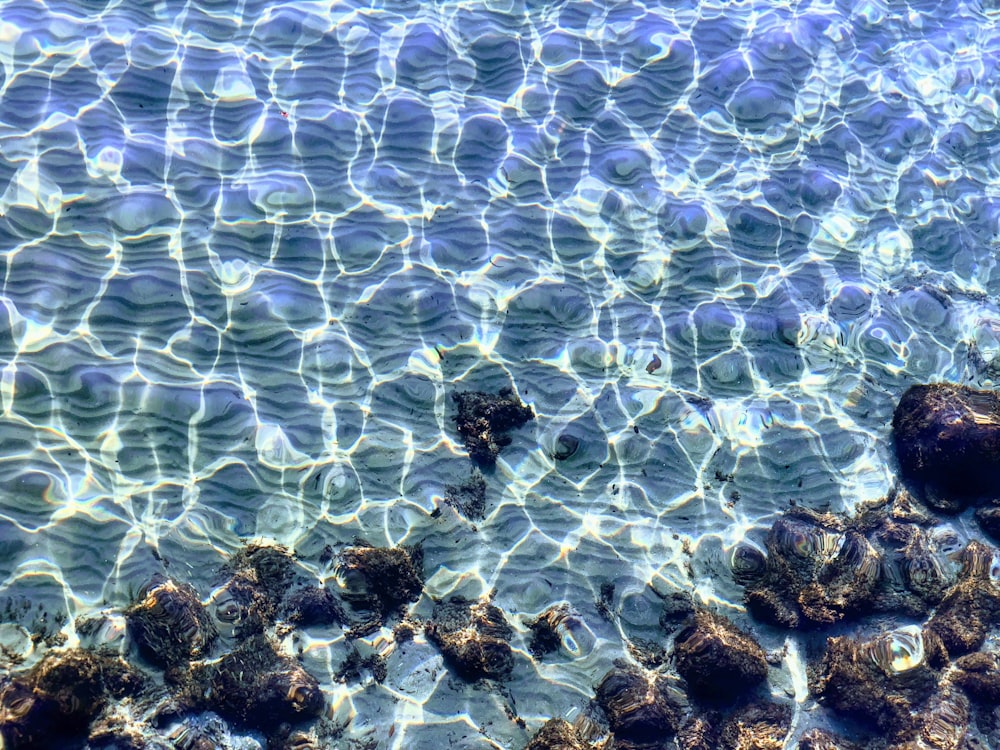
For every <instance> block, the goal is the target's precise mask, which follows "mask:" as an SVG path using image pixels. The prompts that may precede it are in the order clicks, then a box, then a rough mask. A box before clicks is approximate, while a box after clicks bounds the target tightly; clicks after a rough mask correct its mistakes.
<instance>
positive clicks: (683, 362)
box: [0, 0, 1000, 748]
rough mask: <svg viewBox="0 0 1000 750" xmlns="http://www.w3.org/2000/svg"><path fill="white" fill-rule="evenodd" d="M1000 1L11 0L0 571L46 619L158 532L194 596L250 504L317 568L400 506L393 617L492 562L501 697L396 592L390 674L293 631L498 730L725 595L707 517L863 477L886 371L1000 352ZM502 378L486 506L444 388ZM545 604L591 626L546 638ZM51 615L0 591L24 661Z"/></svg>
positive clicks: (464, 723)
mask: <svg viewBox="0 0 1000 750" xmlns="http://www.w3.org/2000/svg"><path fill="white" fill-rule="evenodd" d="M234 6H235V8H234ZM998 18H1000V7H998V6H996V5H995V4H994V3H992V2H981V3H980V2H958V1H955V2H948V1H947V0H945V1H943V2H927V1H926V0H914V1H913V2H910V3H909V4H907V3H902V2H885V3H880V2H862V3H851V2H827V3H820V2H816V3H813V2H786V3H778V2H756V3H754V2H750V1H747V2H731V3H725V2H710V1H706V2H701V3H694V2H683V1H682V2H676V3H663V4H662V5H659V4H656V3H647V4H642V3H637V2H612V3H589V2H576V1H572V2H562V3H554V4H541V3H526V2H516V1H515V0H511V1H510V2H454V3H452V2H441V3H433V4H431V3H425V4H416V3H401V2H400V3H394V2H384V3H376V4H374V5H373V6H363V5H357V4H354V3H350V2H341V3H319V2H291V3H283V4H274V5H272V4H268V3H250V2H240V3H229V2H225V3H216V2H201V3H199V2H194V0H187V2H176V1H174V0H169V1H164V2H151V3H130V2H107V3H98V2H87V3H83V2H80V3H72V2H65V1H64V0H50V1H49V2H47V3H42V2H20V1H8V0H5V1H4V2H2V3H0V65H2V79H0V214H2V215H0V238H2V240H0V257H2V265H0V270H2V272H3V287H2V289H0V303H2V310H0V312H2V314H0V365H2V377H0V408H2V411H3V415H2V419H3V427H2V431H0V435H2V438H0V440H2V446H0V483H2V486H3V487H4V488H5V491H4V495H3V499H2V501H0V595H2V597H3V598H5V599H6V598H11V599H12V600H20V599H23V598H25V597H27V598H29V599H30V600H31V601H32V602H33V603H38V604H41V605H43V606H44V607H45V608H47V609H48V610H50V611H51V612H52V613H62V614H63V615H65V620H64V624H62V625H59V626H58V627H60V628H61V630H62V632H63V633H64V634H65V635H66V637H67V639H68V643H69V644H70V645H72V644H74V643H77V642H78V641H79V639H78V637H77V633H76V630H75V625H74V622H75V621H76V620H77V618H81V617H84V618H86V617H88V616H94V615H95V613H104V614H105V615H107V616H109V617H112V618H113V617H114V616H116V613H120V611H121V608H122V607H124V606H125V605H126V604H127V603H128V602H129V600H130V595H131V593H130V592H133V591H135V590H136V589H137V588H139V587H140V586H141V585H142V584H143V583H145V582H146V581H148V580H149V578H150V577H151V576H152V575H153V574H154V573H156V572H162V571H163V570H164V565H165V564H168V565H169V573H170V575H172V576H174V577H175V578H178V579H180V580H183V581H187V582H189V583H191V584H192V585H194V586H195V587H196V588H197V589H198V590H199V591H201V592H202V594H203V595H204V596H205V597H206V599H208V598H209V597H210V593H211V590H212V586H213V585H214V584H213V581H214V576H215V575H216V571H217V570H218V568H219V566H220V565H222V564H223V563H224V562H225V560H226V558H227V556H228V555H229V554H231V553H232V552H234V551H235V550H237V549H238V548H239V547H240V546H241V545H242V544H243V543H244V542H245V541H246V540H248V539H255V540H263V541H267V542H275V543H280V544H284V545H287V546H288V547H289V548H291V549H293V550H294V551H295V553H296V554H297V555H299V556H300V558H301V559H302V561H303V564H305V565H306V566H308V567H310V569H311V570H313V571H314V572H315V574H316V576H317V579H318V580H321V581H325V582H327V583H328V584H329V585H330V586H332V587H336V585H337V580H336V576H335V574H334V572H333V571H332V570H330V569H329V567H325V566H324V565H322V564H321V563H319V562H318V558H319V555H320V552H321V551H322V549H323V548H324V547H325V546H327V545H332V546H333V547H334V548H338V547H340V546H343V545H345V544H349V543H352V541H353V540H354V539H355V538H356V537H361V538H364V539H366V540H367V541H368V542H370V543H372V544H376V545H391V544H415V543H418V542H419V543H422V544H423V546H424V550H425V557H424V572H425V575H426V579H427V582H426V586H425V594H424V597H423V598H422V599H421V600H420V602H418V603H417V604H416V605H414V607H413V608H412V612H411V614H412V615H413V617H415V618H418V619H419V618H422V617H427V616H429V613H430V609H431V605H432V601H431V597H436V598H442V597H447V596H449V595H453V594H461V595H464V596H467V597H470V598H476V597H480V596H485V595H487V594H488V593H489V592H491V591H493V592H495V595H494V602H495V603H496V604H497V605H498V606H500V607H501V608H502V609H503V610H504V611H505V612H506V613H507V616H508V619H509V620H510V621H511V623H512V625H513V626H514V627H515V630H516V631H517V636H516V639H515V644H514V645H515V647H516V648H517V649H519V651H518V662H517V666H516V668H515V673H514V676H513V678H512V679H511V681H510V682H509V684H508V685H507V689H508V693H509V694H508V695H507V697H503V696H502V695H500V694H491V693H490V692H488V691H483V690H479V689H476V688H473V687H470V686H468V685H465V684H464V683H462V682H460V681H458V680H456V679H455V678H453V677H451V676H449V673H448V670H447V669H446V668H445V667H444V665H443V664H442V661H441V656H440V654H438V652H437V651H436V649H435V648H434V647H433V646H432V645H430V644H429V643H427V641H426V639H425V638H424V637H423V636H422V635H418V637H417V639H416V640H415V641H414V642H412V643H408V644H405V646H402V645H399V644H395V643H394V641H393V636H392V633H391V628H388V627H387V628H385V629H383V630H382V631H380V632H379V633H377V634H375V635H373V636H370V637H369V638H368V639H367V641H366V643H367V645H368V647H369V648H370V649H372V650H374V651H377V652H380V653H385V654H386V655H387V656H388V671H389V675H388V677H387V679H386V681H385V682H384V683H383V684H381V685H379V684H375V683H374V682H371V681H361V682H355V683H348V684H346V685H345V684H340V683H337V682H335V681H334V680H333V679H332V675H333V674H334V673H335V672H336V670H337V667H338V665H339V664H340V663H341V662H342V661H343V658H344V656H345V654H346V653H347V652H348V649H349V646H350V644H349V643H348V640H347V639H346V638H345V635H344V633H343V632H342V631H341V630H340V629H338V628H331V629H326V630H324V629H318V630H312V631H308V632H304V633H299V634H297V635H296V636H295V639H296V640H295V643H294V648H301V649H302V652H303V663H304V664H305V666H306V667H307V669H309V670H310V671H311V672H312V673H313V674H314V675H315V676H316V677H317V678H318V679H320V681H321V683H322V684H323V685H324V689H325V691H326V695H327V698H328V704H329V716H330V718H329V721H330V722H332V723H334V724H337V725H345V726H346V729H345V730H344V731H345V734H344V735H343V737H345V739H344V740H343V741H344V742H346V741H347V739H346V738H353V739H370V740H372V741H374V742H376V743H377V746H379V747H407V748H420V747H438V746H441V743H442V742H445V743H450V744H449V746H451V747H468V748H487V747H505V748H506V747H512V748H517V747H521V746H523V744H524V743H525V742H526V741H527V738H528V736H530V734H531V732H533V731H534V730H536V729H537V728H538V726H540V725H541V723H542V722H543V721H544V720H545V719H547V718H549V717H552V716H565V717H570V718H572V717H573V716H574V715H575V714H576V713H577V712H579V711H580V710H581V709H582V707H583V706H584V705H585V704H586V703H587V701H589V700H590V699H591V698H592V696H593V685H594V683H595V682H596V681H597V680H598V679H599V678H600V676H601V675H602V674H603V673H604V672H606V671H607V669H608V668H609V667H610V664H611V661H612V660H613V659H615V658H619V657H621V656H623V654H624V652H625V649H624V638H625V637H628V638H648V639H653V638H655V637H656V636H657V634H658V633H659V632H660V631H659V630H658V628H659V626H658V613H659V609H658V607H659V598H658V595H657V593H656V592H659V594H664V593H669V592H672V591H688V592H692V593H693V595H694V596H695V597H696V599H698V600H700V601H703V602H705V603H707V604H710V605H712V606H715V607H718V608H721V611H723V612H725V613H726V614H728V615H729V616H731V617H733V618H734V619H736V620H737V621H738V622H739V623H741V624H749V620H748V618H746V617H745V615H744V614H743V613H742V605H741V591H740V589H739V588H738V587H737V586H736V585H735V584H734V583H733V582H732V580H731V577H730V576H729V575H728V572H727V568H728V557H729V554H730V552H731V550H732V549H733V547H734V546H735V545H736V544H737V543H738V542H740V541H741V540H744V539H750V540H751V541H757V542H758V543H759V541H760V539H761V532H762V530H763V529H765V528H766V527H767V526H768V525H769V524H770V523H771V521H773V519H774V517H775V514H776V513H777V512H779V511H780V510H781V509H782V508H784V507H785V506H786V505H787V503H788V501H789V500H795V501H797V502H799V503H801V504H803V505H807V506H809V507H813V508H817V509H822V510H826V509H831V510H835V511H841V510H849V509H850V508H852V507H853V506H854V505H855V504H856V503H857V502H859V501H861V500H868V499H873V498H877V497H879V496H881V495H883V494H884V493H885V492H886V491H887V490H888V488H889V487H890V486H891V483H892V481H893V476H894V475H893V469H892V466H891V461H890V451H889V449H888V443H887V440H886V438H887V436H888V422H889V418H890V416H891V413H892V409H893V407H894V405H895V402H896V400H897V399H898V397H899V395H900V394H901V393H902V391H903V390H904V389H905V388H906V387H907V386H908V385H910V384H912V383H915V382H926V381H935V380H942V379H946V380H959V381H962V382H968V383H972V384H974V385H979V386H984V387H989V386H992V385H993V384H994V380H995V378H996V377H997V374H998V373H1000V358H998V357H1000V314H998V310H997V294H998V292H1000V264H998V262H997V256H996V243H997V232H998V223H997V222H998V218H1000V201H998V194H997V188H996V185H998V184H1000V149H998V148H997V144H998V143H1000V127H998V102H997V96H998V93H997V92H998V86H1000V70H998V68H997V60H1000V57H998V56H997V51H998V50H997V47H998V40H1000V34H998V33H997V31H996V29H997V20H998ZM657 363H658V364H657ZM506 385H513V387H514V388H515V390H516V392H517V393H518V394H519V395H520V397H521V398H522V399H523V400H524V401H525V403H527V404H529V405H531V406H532V408H533V409H534V411H535V413H536V420H535V421H534V422H533V423H532V424H529V425H528V426H527V427H525V428H523V429H521V430H519V431H517V432H515V433H512V437H513V443H512V444H511V445H510V446H509V447H508V448H507V449H505V450H504V452H503V453H502V454H501V456H500V460H499V462H498V465H497V468H496V470H495V472H493V473H489V474H487V476H486V483H487V517H486V518H485V520H483V521H481V522H477V523H476V524H475V525H472V524H471V523H470V522H468V521H467V520H466V519H464V518H462V517H461V516H460V515H458V514H457V513H456V512H455V511H454V510H453V509H452V508H451V507H450V506H448V505H447V504H445V503H444V502H443V493H444V487H445V485H446V484H455V483H460V482H462V481H464V480H465V479H466V478H467V477H468V475H469V462H468V460H467V458H466V456H465V452H464V449H463V447H462V441H461V438H460V437H459V436H458V434H457V432H456V430H455V425H454V421H453V419H452V417H453V414H454V406H453V403H452V400H451V398H450V394H451V393H452V392H454V391H456V390H484V391H494V392H495V391H496V390H497V389H499V388H500V387H503V386H506ZM564 431H569V432H571V433H572V434H574V435H576V436H577V437H578V438H579V439H580V447H579V449H578V451H577V452H576V453H575V454H574V455H573V456H572V457H571V458H570V459H568V460H566V461H555V460H554V459H553V458H552V451H553V449H554V446H555V445H556V441H557V437H558V436H559V435H560V434H561V433H563V432H564ZM438 508H440V509H441V513H440V514H434V512H435V510H436V509H438ZM432 514H434V515H432ZM608 581H613V582H614V583H615V584H616V594H615V600H614V602H613V607H614V609H615V611H616V613H617V615H618V619H617V620H616V621H614V622H609V621H607V620H606V619H604V618H602V617H601V616H600V614H599V613H598V609H597V606H596V604H595V600H596V599H597V597H598V592H599V589H600V586H601V584H602V583H605V582H608ZM559 602H568V603H570V604H572V606H573V607H574V608H575V609H576V610H577V611H578V613H579V616H580V618H581V620H582V622H583V623H584V624H585V626H583V627H582V629H581V632H582V633H584V636H581V637H582V638H583V641H584V642H585V643H586V644H587V646H586V648H584V649H582V650H581V651H580V653H577V654H561V655H558V656H557V657H553V658H551V659H549V660H545V661H542V662H539V663H536V662H533V661H532V660H531V659H530V657H529V656H528V653H527V643H528V640H529V639H530V633H529V632H528V630H527V627H526V623H527V622H529V621H530V620H532V619H533V618H535V617H537V615H538V614H539V613H540V612H542V611H543V610H545V609H546V608H547V607H549V606H551V605H553V604H556V603H559ZM37 627H38V625H37V623H35V624H32V623H31V622H25V621H22V620H18V619H17V618H12V622H11V623H10V624H9V625H8V626H7V629H6V630H4V631H3V632H4V634H5V636H4V637H5V639H6V640H5V643H13V644H19V645H17V649H20V650H21V651H22V652H23V653H21V655H22V656H24V657H25V659H26V664H30V663H32V660H36V659H37V658H38V657H39V656H40V655H41V653H43V651H44V648H43V647H41V646H35V647H31V646H29V645H27V644H25V643H24V638H23V633H24V632H32V631H33V628H37ZM52 627H55V626H51V625H50V628H52ZM17 628H23V629H24V630H18V629H17ZM114 632H115V633H116V634H117V635H116V637H120V635H121V633H120V629H119V630H117V631H114ZM762 637H763V638H765V639H769V640H767V642H766V645H767V646H768V647H770V648H777V647H780V646H781V645H782V644H783V642H784V641H783V636H782V635H776V634H773V633H770V634H766V633H765V634H762ZM288 647H289V649H292V645H289V646H288ZM790 671H793V667H792V666H788V667H787V669H786V668H785V667H782V668H781V669H776V670H775V675H773V676H772V682H773V683H774V684H775V685H778V686H779V687H777V688H776V690H780V685H781V684H782V680H783V679H787V680H788V681H792V677H791V676H790V675H789V674H785V673H786V672H790ZM783 675H784V676H783ZM510 704H516V711H517V713H518V714H519V715H520V717H522V718H523V719H524V721H525V722H526V725H525V727H523V728H522V727H521V726H519V725H518V724H517V723H516V722H514V721H512V720H511V718H510V717H509V715H508V714H509V711H508V710H507V709H508V708H509V705H510ZM806 723H808V722H807V721H806ZM805 725H806V724H803V725H802V726H805ZM390 728H391V732H390Z"/></svg>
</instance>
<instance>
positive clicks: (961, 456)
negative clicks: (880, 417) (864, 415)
mask: <svg viewBox="0 0 1000 750" xmlns="http://www.w3.org/2000/svg"><path fill="white" fill-rule="evenodd" d="M892 429H893V438H894V441H895V447H896V456H897V458H898V460H899V467H900V470H901V472H902V474H903V477H904V479H906V480H907V481H908V482H909V483H911V484H912V486H913V487H914V490H915V491H916V492H917V493H918V494H920V495H921V496H922V497H923V499H924V501H925V502H927V503H928V504H929V505H931V506H932V507H934V508H936V509H938V510H941V511H945V512H949V513H954V512H957V511H960V510H961V509H962V508H964V507H966V506H968V505H970V504H978V503H979V502H982V501H983V500H989V499H994V498H998V497H1000V395H998V394H997V393H995V392H993V391H980V390H976V389H974V388H969V387H966V386H962V385H952V384H947V383H939V384H934V385H915V386H912V387H911V388H909V389H908V390H907V391H906V393H904V394H903V396H902V397H901V398H900V400H899V404H898V405H897V406H896V410H895V412H894V413H893V417H892Z"/></svg>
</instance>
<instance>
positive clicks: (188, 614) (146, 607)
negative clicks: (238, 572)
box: [125, 577, 217, 668]
mask: <svg viewBox="0 0 1000 750" xmlns="http://www.w3.org/2000/svg"><path fill="white" fill-rule="evenodd" d="M125 619H126V622H127V624H128V630H129V633H130V634H131V636H132V638H133V639H134V640H135V642H136V644H137V645H138V647H139V650H140V652H141V653H142V655H143V656H145V657H146V658H147V659H149V660H150V661H151V662H153V663H154V664H157V665H159V666H161V667H166V668H174V667H178V666H181V665H184V664H186V663H187V662H188V661H190V660H191V659H198V658H201V657H202V656H205V655H206V654H207V652H208V650H209V648H210V647H211V645H212V643H213V642H214V641H215V638H216V635H217V632H216V629H215V625H214V624H213V623H212V620H211V618H210V617H209V615H208V612H207V611H206V610H205V608H204V607H203V606H202V603H201V600H200V599H199V598H198V594H197V592H196V591H195V590H194V588H192V587H191V586H189V585H188V584H185V583H178V582H176V581H172V580H170V579H167V578H163V577H155V578H154V579H153V580H152V582H151V583H150V584H149V585H148V586H146V587H145V588H143V589H142V590H141V591H140V592H139V596H138V598H137V600H136V601H135V602H134V603H133V604H132V605H131V606H130V607H129V608H128V609H126V610H125Z"/></svg>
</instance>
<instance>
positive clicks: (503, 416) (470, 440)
mask: <svg viewBox="0 0 1000 750" xmlns="http://www.w3.org/2000/svg"><path fill="white" fill-rule="evenodd" d="M453 398H454V399H455V402H456V404H458V414H457V416H456V417H455V421H456V422H457V423H458V433H459V434H460V435H461V436H462V439H463V440H464V441H465V449H466V450H467V451H468V452H469V457H470V458H471V459H472V460H473V461H475V462H476V463H478V464H481V465H483V466H493V465H494V464H495V463H496V460H497V456H498V455H499V454H500V450H501V449H502V448H504V447H505V446H507V445H510V443H511V437H510V436H509V435H508V434H507V433H508V432H509V431H510V430H513V429H515V428H517V427H520V426H522V425H524V424H526V423H527V422H530V421H531V420H532V419H534V418H535V413H534V412H533V411H532V410H531V407H530V406H525V405H524V404H523V403H521V400H520V399H519V398H518V397H517V396H515V395H514V391H513V389H511V388H501V389H500V392H499V393H498V394H496V395H493V394H490V393H483V392H482V391H462V392H459V393H455V394H453Z"/></svg>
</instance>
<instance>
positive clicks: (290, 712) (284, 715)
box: [189, 635, 324, 734]
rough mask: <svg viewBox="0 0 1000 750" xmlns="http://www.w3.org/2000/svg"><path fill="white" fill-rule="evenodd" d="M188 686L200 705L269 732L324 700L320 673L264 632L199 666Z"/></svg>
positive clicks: (312, 712) (315, 710) (311, 714)
mask: <svg viewBox="0 0 1000 750" xmlns="http://www.w3.org/2000/svg"><path fill="white" fill-rule="evenodd" d="M189 689H190V692H191V695H192V701H193V703H194V704H195V705H196V706H198V707H200V708H205V709H208V710H211V711H215V712H216V713H218V714H219V715H220V716H222V717H223V718H225V719H228V720H229V721H232V722H235V723H236V724H238V725H239V726H241V727H248V728H252V729H258V730H260V731H263V732H265V733H266V734H269V733H272V732H273V731H274V730H275V729H276V728H277V727H279V726H281V725H282V724H293V723H296V722H301V721H305V720H307V719H312V718H315V717H316V716H318V715H319V713H320V712H321V711H322V709H323V702H324V701H323V693H322V692H321V691H320V688H319V683H318V682H317V681H316V679H315V678H314V677H313V676H312V675H310V674H309V673H308V672H306V671H305V670H304V669H303V668H302V666H301V665H300V664H299V663H298V662H296V661H295V660H294V659H291V658H289V657H287V656H285V655H283V654H279V653H278V652H277V651H276V650H275V648H274V645H273V644H272V642H271V641H270V640H269V639H267V638H266V637H265V636H263V635H258V636H254V637H252V638H250V639H248V640H246V641H245V642H243V643H242V644H240V646H239V647H237V648H236V649H234V650H233V651H231V652H230V653H228V654H226V655H225V656H224V657H222V658H221V659H220V660H219V661H218V662H215V663H209V664H204V665H201V666H199V667H198V668H197V669H196V670H194V673H193V675H192V678H191V684H190V687H189Z"/></svg>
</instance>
